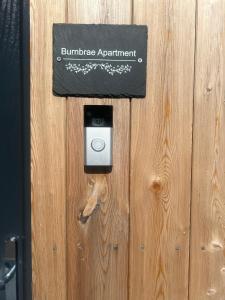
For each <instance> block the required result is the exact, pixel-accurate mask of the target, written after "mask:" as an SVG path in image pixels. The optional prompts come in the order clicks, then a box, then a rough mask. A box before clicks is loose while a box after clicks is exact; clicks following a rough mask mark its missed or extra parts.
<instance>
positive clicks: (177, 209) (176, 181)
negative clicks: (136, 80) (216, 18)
mask: <svg viewBox="0 0 225 300" xmlns="http://www.w3.org/2000/svg"><path fill="white" fill-rule="evenodd" d="M134 23H135V24H148V27H149V40H148V72H147V78H148V80H147V97H146V99H144V100H141V101H132V106H131V109H132V112H131V116H132V117H131V185H130V189H131V192H130V229H131V232H130V237H131V241H130V263H129V266H130V281H129V295H130V298H129V299H130V300H137V299H142V300H151V299H152V300H162V299H165V300H181V299H182V300H185V299H188V267H189V226H190V187H191V148H192V114H193V113H192V108H193V78H194V44H195V1H194V0H190V1H180V0H174V1H169V0H168V1H167V0H163V1H162V0H159V1H153V0H152V1H149V0H143V1H138V0H134Z"/></svg>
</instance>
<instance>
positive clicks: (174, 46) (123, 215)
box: [30, 0, 225, 300]
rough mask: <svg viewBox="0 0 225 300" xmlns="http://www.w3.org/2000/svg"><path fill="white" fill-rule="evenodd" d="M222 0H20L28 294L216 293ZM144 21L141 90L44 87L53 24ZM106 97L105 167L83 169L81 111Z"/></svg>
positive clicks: (220, 225)
mask: <svg viewBox="0 0 225 300" xmlns="http://www.w3.org/2000/svg"><path fill="white" fill-rule="evenodd" d="M224 20H225V4H224V1H223V0H215V1H211V0H198V1H196V0H189V1H180V0H173V1H170V0H96V1H94V0H57V1H52V0H51V1H44V0H31V1H30V26H31V152H32V160H31V174H32V176H31V177H32V182H31V184H32V267H33V278H32V281H33V299H35V300H42V299H43V300H46V299H47V300H52V299H54V300H66V299H68V300H127V299H130V300H138V299H143V300H186V299H190V300H199V299H204V300H205V299H208V297H213V299H218V300H221V299H223V297H224V276H225V275H224V274H225V272H224V270H225V258H224V247H225V244H224V243H225V236H224V224H225V223H224V222H225V221H224V220H225V210H224V204H225V198H224V197H225V190H224V185H223V180H224V174H225V168H224V167H225V166H224V161H225V160H224V158H223V157H224V155H223V153H224V152H225V151H224V150H225V142H224V141H225V137H224V130H223V129H224V125H225V124H224V119H225V114H224V99H225V89H224V70H225V64H224V61H225V51H224V48H225V42H224V41H225V26H224V24H225V23H224ZM53 23H81V24H82V23H83V24H85V23H87V24H88V23H103V24H107V23H108V24H146V25H148V30H149V38H148V65H147V96H146V98H145V99H139V100H138V99H92V98H88V99H87V98H72V97H67V98H58V97H55V96H53V94H52V24H53ZM86 104H95V105H102V104H104V105H113V111H114V133H113V134H114V142H113V157H114V162H113V170H112V172H111V173H109V174H86V173H85V172H84V168H83V156H84V154H83V107H84V105H86Z"/></svg>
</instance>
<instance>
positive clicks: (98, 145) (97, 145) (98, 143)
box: [91, 138, 105, 152]
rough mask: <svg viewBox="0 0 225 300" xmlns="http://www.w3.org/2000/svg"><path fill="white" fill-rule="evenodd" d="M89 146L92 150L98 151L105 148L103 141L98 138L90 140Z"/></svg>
mask: <svg viewBox="0 0 225 300" xmlns="http://www.w3.org/2000/svg"><path fill="white" fill-rule="evenodd" d="M91 148H92V149H93V150H94V151H97V152H100V151H102V150H103V149H104V148H105V141H104V140H103V139H100V138H95V139H93V140H92V142H91Z"/></svg>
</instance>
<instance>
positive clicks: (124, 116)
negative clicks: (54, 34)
mask: <svg viewBox="0 0 225 300" xmlns="http://www.w3.org/2000/svg"><path fill="white" fill-rule="evenodd" d="M130 21H131V1H130V0H123V1H120V0H113V1H110V0H107V1H92V0H84V1H76V2H75V1H72V0H69V1H68V22H69V23H111V24H120V23H121V24H129V23H130ZM85 104H97V105H101V104H106V105H113V116H114V117H113V123H114V128H113V139H114V140H113V170H112V173H110V174H86V173H84V154H83V106H84V105H85ZM129 138H130V103H129V99H120V100H119V99H116V100H106V99H102V100H101V99H98V100H97V99H77V98H76V99H73V98H68V102H67V166H68V169H67V188H68V190H67V268H68V272H67V275H68V279H69V280H68V299H70V300H72V299H74V300H81V299H82V300H101V299H102V300H106V299H107V300H115V299H116V300H125V299H127V285H128V238H129V237H128V224H129V223H128V221H129V220H128V217H129V150H130V140H129ZM96 202H97V203H96ZM87 216H89V217H87Z"/></svg>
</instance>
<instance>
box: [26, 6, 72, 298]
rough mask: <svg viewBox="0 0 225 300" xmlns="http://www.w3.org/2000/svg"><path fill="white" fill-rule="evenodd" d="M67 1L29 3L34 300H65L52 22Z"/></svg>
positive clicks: (60, 122) (62, 132) (61, 149)
mask: <svg viewBox="0 0 225 300" xmlns="http://www.w3.org/2000/svg"><path fill="white" fill-rule="evenodd" d="M65 8H66V5H65V1H64V0H58V1H43V0H38V1H37V0H31V1H30V18H31V22H30V23H31V37H30V38H31V156H32V158H31V160H32V163H31V177H32V179H31V180H32V260H33V261H32V269H33V299H34V300H42V299H43V300H51V299H52V300H64V299H66V224H65V213H66V211H65V199H66V192H65V191H66V189H65V179H66V174H65V154H66V150H65V137H66V127H65V125H66V123H65V120H66V118H65V113H66V107H65V100H63V99H62V98H61V99H60V98H56V97H54V96H53V95H52V23H53V22H64V21H65Z"/></svg>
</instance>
